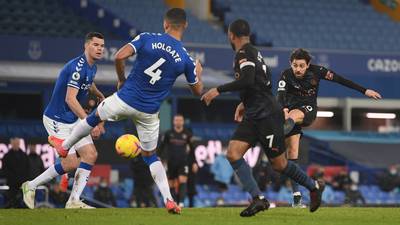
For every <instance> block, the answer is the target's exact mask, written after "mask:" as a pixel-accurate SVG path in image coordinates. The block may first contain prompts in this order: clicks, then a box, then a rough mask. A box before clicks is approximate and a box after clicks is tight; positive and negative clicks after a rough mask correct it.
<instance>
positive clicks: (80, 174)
mask: <svg viewBox="0 0 400 225" xmlns="http://www.w3.org/2000/svg"><path fill="white" fill-rule="evenodd" d="M90 172H91V170H87V169H83V168H78V169H76V172H75V178H74V184H73V186H72V190H71V195H70V196H69V199H68V201H79V200H80V199H79V198H80V197H81V194H82V192H83V189H85V186H86V184H87V181H88V179H89V175H90Z"/></svg>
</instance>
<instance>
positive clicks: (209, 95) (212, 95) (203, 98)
mask: <svg viewBox="0 0 400 225" xmlns="http://www.w3.org/2000/svg"><path fill="white" fill-rule="evenodd" d="M218 95H219V92H218V90H217V89H216V88H211V89H210V90H208V91H207V92H206V93H205V94H204V95H203V96H201V101H204V102H205V103H206V105H207V106H208V105H210V103H211V101H212V100H213V99H214V98H215V97H217V96H218Z"/></svg>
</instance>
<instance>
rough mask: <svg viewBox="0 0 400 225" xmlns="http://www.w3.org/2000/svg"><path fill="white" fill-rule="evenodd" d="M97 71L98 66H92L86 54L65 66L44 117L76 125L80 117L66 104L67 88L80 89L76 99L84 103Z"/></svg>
mask: <svg viewBox="0 0 400 225" xmlns="http://www.w3.org/2000/svg"><path fill="white" fill-rule="evenodd" d="M96 71H97V67H96V65H93V66H90V65H89V64H88V62H87V60H86V57H85V55H84V54H83V55H81V56H79V57H77V58H75V59H72V60H71V61H69V62H68V63H67V64H65V65H64V67H63V68H62V70H61V72H60V74H59V76H58V79H57V81H56V85H55V86H54V90H53V94H52V96H51V99H50V102H49V104H48V105H47V107H46V109H45V111H44V115H46V116H47V117H49V118H51V119H53V120H55V121H58V122H62V123H74V122H75V121H76V120H77V119H78V117H77V116H76V115H75V113H73V112H72V111H71V109H70V108H69V106H68V105H67V103H66V102H65V96H66V94H67V87H73V88H77V89H79V91H78V95H77V96H76V98H77V99H78V101H82V100H83V99H84V98H85V97H86V96H87V94H88V90H89V88H90V86H91V85H92V82H93V79H94V77H95V75H96Z"/></svg>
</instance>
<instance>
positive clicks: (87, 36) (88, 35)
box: [85, 32, 104, 42]
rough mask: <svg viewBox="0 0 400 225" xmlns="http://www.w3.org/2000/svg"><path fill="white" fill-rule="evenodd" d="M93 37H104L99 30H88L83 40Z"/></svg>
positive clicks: (86, 40)
mask: <svg viewBox="0 0 400 225" xmlns="http://www.w3.org/2000/svg"><path fill="white" fill-rule="evenodd" d="M94 37H96V38H100V39H104V35H103V34H101V33H99V32H89V33H87V34H86V36H85V42H88V41H90V40H92V39H93V38H94Z"/></svg>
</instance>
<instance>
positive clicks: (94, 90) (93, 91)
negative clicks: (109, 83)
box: [89, 82, 105, 102]
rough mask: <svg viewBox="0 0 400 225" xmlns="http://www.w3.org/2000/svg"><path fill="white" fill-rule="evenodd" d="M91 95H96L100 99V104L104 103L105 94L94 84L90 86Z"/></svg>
mask: <svg viewBox="0 0 400 225" xmlns="http://www.w3.org/2000/svg"><path fill="white" fill-rule="evenodd" d="M89 91H90V93H91V94H93V95H95V96H96V97H97V99H98V102H102V101H103V100H104V99H105V97H104V95H103V93H101V91H100V90H99V89H98V88H97V86H96V84H95V83H94V82H93V83H92V85H91V86H90V89H89Z"/></svg>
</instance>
